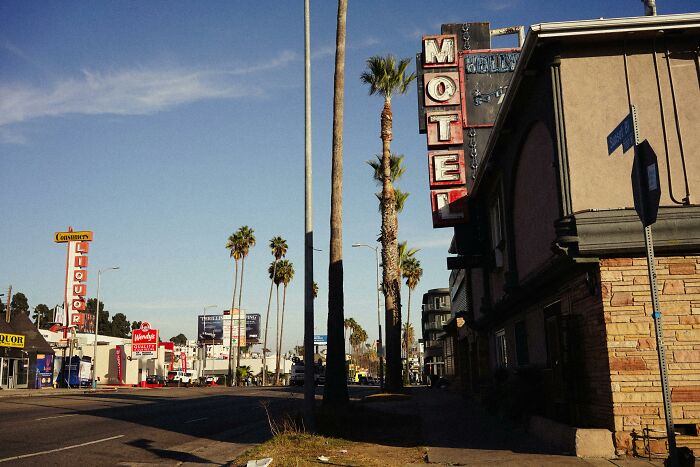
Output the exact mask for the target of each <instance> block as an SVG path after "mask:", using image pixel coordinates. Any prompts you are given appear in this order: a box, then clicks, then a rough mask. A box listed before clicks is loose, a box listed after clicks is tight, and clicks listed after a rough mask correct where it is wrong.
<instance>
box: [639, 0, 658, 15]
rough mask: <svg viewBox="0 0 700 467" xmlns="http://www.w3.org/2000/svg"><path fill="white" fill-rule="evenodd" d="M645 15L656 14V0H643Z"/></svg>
mask: <svg viewBox="0 0 700 467" xmlns="http://www.w3.org/2000/svg"><path fill="white" fill-rule="evenodd" d="M642 3H643V4H644V15H645V16H656V0H642Z"/></svg>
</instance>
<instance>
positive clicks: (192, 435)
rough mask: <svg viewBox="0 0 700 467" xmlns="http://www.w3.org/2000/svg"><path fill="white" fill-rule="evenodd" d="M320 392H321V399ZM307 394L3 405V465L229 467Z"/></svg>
mask: <svg viewBox="0 0 700 467" xmlns="http://www.w3.org/2000/svg"><path fill="white" fill-rule="evenodd" d="M317 394H320V392H319V393H317ZM302 402H303V394H302V391H301V388H299V389H296V388H295V389H292V388H264V389H263V388H257V387H246V388H226V387H209V388H163V389H150V390H120V391H118V392H115V393H96V394H82V393H81V394H75V395H72V394H67V395H55V396H45V397H43V396H40V397H16V398H15V397H12V398H2V399H0V420H1V422H0V464H3V465H41V466H45V465H69V464H76V463H77V464H79V465H120V466H136V465H143V464H165V465H175V464H180V463H190V462H191V463H209V464H216V465H221V464H225V463H226V462H227V461H230V460H231V459H233V458H234V457H235V456H236V455H238V454H239V453H241V452H243V451H244V450H245V449H247V448H248V447H249V446H251V445H253V444H256V443H259V442H262V441H265V440H266V439H268V438H269V437H270V430H269V427H268V422H267V414H266V412H265V408H264V405H267V407H268V410H270V412H271V413H272V414H273V415H274V414H280V413H282V412H284V411H286V410H291V411H297V410H298V411H300V410H301V407H302Z"/></svg>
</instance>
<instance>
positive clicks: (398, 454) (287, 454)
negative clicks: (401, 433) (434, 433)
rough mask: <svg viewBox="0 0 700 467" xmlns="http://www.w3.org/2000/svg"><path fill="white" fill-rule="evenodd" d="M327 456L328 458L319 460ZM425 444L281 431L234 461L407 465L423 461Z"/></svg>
mask: <svg viewBox="0 0 700 467" xmlns="http://www.w3.org/2000/svg"><path fill="white" fill-rule="evenodd" d="M319 456H325V457H327V458H328V461H327V462H322V461H320V460H318V457H319ZM424 456H425V450H424V449H422V448H398V447H392V446H383V445H379V444H373V443H358V442H353V441H348V440H343V439H337V438H330V437H326V436H321V435H311V434H307V433H282V434H279V435H277V436H275V437H273V438H272V439H271V440H269V441H267V442H265V443H263V444H261V445H259V446H256V447H254V448H252V449H250V450H248V451H246V452H245V453H244V454H243V455H241V456H239V457H238V458H236V460H235V461H234V465H236V466H245V465H246V463H247V462H248V461H249V460H251V459H262V458H265V457H271V458H272V459H273V460H272V466H274V467H277V466H290V467H292V466H293V467H307V466H319V465H335V466H347V467H360V466H369V467H383V466H405V465H408V464H419V463H423V462H424V459H425V457H424Z"/></svg>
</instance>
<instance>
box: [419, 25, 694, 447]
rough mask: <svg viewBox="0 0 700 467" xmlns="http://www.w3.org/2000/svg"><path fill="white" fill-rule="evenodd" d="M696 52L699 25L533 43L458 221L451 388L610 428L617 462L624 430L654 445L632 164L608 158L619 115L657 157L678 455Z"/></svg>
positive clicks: (690, 368) (657, 414)
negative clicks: (648, 433)
mask: <svg viewBox="0 0 700 467" xmlns="http://www.w3.org/2000/svg"><path fill="white" fill-rule="evenodd" d="M699 51H700V14H684V15H669V16H655V17H641V18H621V19H601V20H593V21H577V22H564V23H548V24H538V25H534V26H532V27H531V28H530V30H529V32H528V34H527V38H526V40H525V43H524V45H523V47H522V50H521V51H520V57H519V59H518V62H517V66H516V67H515V70H514V72H513V77H512V80H511V81H510V84H509V86H508V89H507V92H506V93H505V95H504V96H503V99H502V100H501V102H500V103H499V105H500V109H499V110H498V113H497V117H496V119H495V122H494V126H493V128H492V130H491V134H490V137H489V138H488V142H487V143H486V144H484V146H483V149H482V150H481V151H480V153H479V157H478V158H476V160H474V159H475V158H472V162H476V163H472V164H465V166H466V168H465V171H466V173H465V178H466V179H471V180H473V183H471V185H469V184H468V186H467V188H468V189H467V191H468V193H467V195H466V206H467V209H466V211H467V212H468V216H467V220H466V221H465V222H464V223H462V224H461V225H457V226H455V227H454V232H455V234H454V240H453V243H452V246H451V248H450V253H451V254H453V255H455V256H453V257H451V258H450V259H449V261H448V264H449V266H450V268H451V269H452V271H451V276H450V293H451V295H452V298H453V303H454V304H455V306H453V308H452V316H451V321H450V322H449V323H448V326H447V329H448V332H449V335H450V340H452V344H451V345H452V347H453V348H455V349H457V351H456V355H457V356H458V358H457V360H456V362H455V367H454V372H453V378H454V380H455V382H456V383H457V384H456V385H457V386H458V387H460V388H462V389H463V390H465V391H469V392H472V393H475V394H480V395H481V396H482V398H483V399H485V402H487V403H489V402H493V403H494V404H495V405H497V406H498V407H499V409H500V410H502V411H506V412H510V413H511V414H513V415H537V416H541V417H544V418H547V419H550V420H554V421H558V422H561V423H563V424H566V425H570V426H573V427H583V428H604V429H608V430H610V431H611V432H612V433H613V434H614V437H613V438H614V443H615V448H616V449H617V451H618V452H619V453H621V452H632V451H633V440H632V432H633V431H634V433H636V434H641V432H642V429H643V428H645V427H647V426H649V427H652V428H656V429H658V430H661V431H663V430H664V429H665V425H664V411H663V405H662V393H661V382H660V376H659V364H658V360H657V353H656V340H655V331H654V324H653V319H652V316H651V315H652V304H651V296H650V290H649V278H648V272H647V261H646V256H645V243H644V234H643V227H642V224H641V222H640V220H639V218H638V215H637V213H636V211H635V208H634V206H635V203H634V198H633V189H632V183H631V172H632V165H633V161H634V149H629V150H628V151H623V148H622V147H619V148H617V149H614V150H613V151H611V153H610V154H609V146H608V143H607V141H608V135H610V134H611V132H613V130H614V129H615V128H616V127H617V126H618V125H619V124H620V122H621V121H623V119H625V117H626V116H628V115H629V114H630V112H631V108H632V106H634V108H635V110H636V117H637V121H638V130H639V134H638V137H639V140H647V141H648V142H649V143H650V145H651V147H652V148H653V149H654V150H655V152H656V154H657V156H658V173H659V180H660V185H661V187H660V188H661V199H660V208H659V211H658V217H657V220H656V223H655V224H653V226H652V229H653V240H654V246H655V254H656V272H657V281H658V289H659V298H660V303H661V310H660V311H661V313H662V320H663V326H664V338H665V344H666V347H667V353H666V358H667V364H668V369H669V384H670V386H671V392H672V403H673V416H674V421H675V424H676V430H677V431H679V432H680V433H682V435H683V436H681V437H680V438H679V445H683V444H686V445H694V444H695V440H696V439H697V434H698V428H697V427H698V426H700V206H699V205H698V204H696V203H697V202H698V199H699V197H700V157H698V153H699V152H700V132H699V131H698V129H700V64H699V63H698V60H699V59H698V52H699ZM431 71H433V70H431ZM462 92H464V89H462ZM489 398H491V399H493V398H498V400H497V401H489V400H488V399H489ZM654 448H656V449H662V446H655V447H654Z"/></svg>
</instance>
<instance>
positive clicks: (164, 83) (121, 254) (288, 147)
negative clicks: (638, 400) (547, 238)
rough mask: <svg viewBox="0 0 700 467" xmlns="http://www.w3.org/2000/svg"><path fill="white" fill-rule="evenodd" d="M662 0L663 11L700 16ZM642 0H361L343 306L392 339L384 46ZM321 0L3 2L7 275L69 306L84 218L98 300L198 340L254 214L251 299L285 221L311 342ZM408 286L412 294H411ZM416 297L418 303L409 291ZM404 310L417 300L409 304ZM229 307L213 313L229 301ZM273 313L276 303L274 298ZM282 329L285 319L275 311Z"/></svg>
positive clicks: (297, 336)
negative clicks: (376, 174)
mask: <svg viewBox="0 0 700 467" xmlns="http://www.w3.org/2000/svg"><path fill="white" fill-rule="evenodd" d="M438 5H439V7H438ZM697 7H698V4H697V2H695V1H689V0H688V1H681V0H674V1H669V0H661V1H659V2H658V10H659V13H660V14H667V13H683V12H692V11H696V10H697V9H698V8H697ZM336 8H337V5H336V3H335V2H331V1H312V2H311V47H312V75H313V76H312V89H313V93H312V94H313V95H312V104H313V111H312V113H313V115H312V118H313V158H314V167H313V170H314V203H315V204H314V206H315V209H314V226H315V244H316V248H318V249H321V250H322V251H320V252H317V253H316V256H315V266H314V267H315V272H316V274H315V275H316V281H317V282H318V283H319V286H320V293H319V297H318V299H317V300H316V333H317V334H325V326H326V318H325V317H326V313H327V294H326V290H327V287H328V280H327V270H328V231H329V229H328V224H329V199H330V194H329V191H330V155H331V148H330V142H331V121H332V113H331V110H332V89H333V60H334V46H335V24H336V21H335V15H336ZM642 13H643V5H642V3H641V2H640V1H639V0H616V1H614V2H613V1H609V0H592V1H589V2H580V1H575V0H560V1H556V2H555V1H533V0H494V1H484V2H471V1H442V2H439V3H438V2H426V1H400V2H399V1H384V2H377V1H373V2H370V1H354V2H350V5H349V10H348V25H347V28H348V33H347V61H346V108H345V135H344V141H345V148H344V164H345V178H344V212H343V216H344V267H345V269H344V271H345V314H346V317H353V318H355V319H356V320H357V321H358V322H359V323H360V324H361V325H362V326H364V327H365V329H366V330H367V332H368V334H369V336H370V339H374V338H376V329H377V323H376V295H375V272H374V271H375V270H374V265H375V263H374V253H373V252H372V251H370V250H369V249H366V248H351V246H350V245H351V244H352V243H370V244H374V243H373V242H374V239H375V238H376V236H377V234H378V232H379V223H380V219H379V214H378V211H377V201H376V199H375V197H374V194H373V193H374V192H375V191H376V189H377V188H376V187H375V185H374V183H373V181H372V179H371V171H370V170H369V168H368V166H367V165H366V164H365V161H366V160H368V159H370V158H372V157H373V155H374V154H376V153H378V152H379V151H380V150H381V142H380V140H379V112H380V110H381V105H382V101H381V99H380V98H378V97H376V96H368V94H367V89H366V87H365V86H364V85H363V84H362V83H361V82H360V80H359V76H360V74H361V73H362V71H363V70H364V66H365V60H366V59H367V58H368V57H369V56H371V55H377V54H380V55H384V54H387V53H393V54H395V55H397V56H399V57H413V56H415V54H416V52H418V51H419V50H420V48H421V44H420V37H421V35H424V34H438V33H439V31H440V24H442V23H459V22H464V21H490V22H491V25H492V27H504V26H512V25H519V24H524V25H528V26H529V25H531V24H535V23H541V22H549V21H562V20H575V19H590V18H599V17H622V16H637V15H640V14H642ZM303 92H304V83H303V2H302V0H296V1H291V0H289V1H278V2H257V3H250V2H243V1H219V2H215V1H209V2H182V1H180V2H172V1H167V2H165V1H149V2H136V1H122V2H104V1H97V2H63V1H61V2H59V1H41V2H26V1H21V0H18V1H15V0H5V1H3V2H1V3H0V200H1V201H2V202H1V203H0V206H1V207H2V209H0V216H1V217H2V225H3V229H2V230H3V234H2V238H3V241H2V243H1V244H0V258H1V261H0V287H2V288H5V287H6V286H7V285H9V284H12V285H13V287H14V290H15V291H21V292H23V293H24V294H25V295H27V297H28V298H29V302H30V306H31V307H32V308H33V307H34V306H36V305H37V304H39V303H45V304H47V305H49V306H50V307H52V306H54V305H55V304H57V303H59V302H62V300H63V298H62V290H63V285H64V284H63V283H64V275H65V272H64V268H65V247H64V246H63V245H59V244H55V243H53V241H52V234H53V232H55V231H61V230H65V229H66V227H67V226H68V225H71V226H73V228H74V229H76V230H92V231H93V232H94V235H95V240H94V242H93V243H92V245H91V251H90V266H89V270H90V271H91V273H92V279H91V280H90V282H89V284H88V295H89V296H91V297H94V296H95V292H96V290H95V289H96V272H97V269H98V268H107V267H110V266H119V267H120V268H121V269H120V270H119V271H110V272H109V273H106V274H104V275H103V277H102V279H103V281H102V288H101V296H102V299H103V301H104V302H105V304H106V307H107V309H108V310H110V312H111V313H112V314H114V313H117V312H122V313H125V314H126V315H127V317H128V318H129V319H130V320H148V321H150V322H151V323H152V325H153V326H154V327H157V328H160V329H161V333H162V336H163V337H164V338H165V339H168V338H170V337H171V336H173V335H175V334H177V333H179V332H184V333H185V334H186V335H187V336H188V337H190V338H192V337H194V334H195V328H196V315H197V314H199V313H201V310H202V307H203V306H204V305H210V304H217V305H218V310H219V311H220V310H223V309H225V308H228V307H229V306H230V303H231V294H232V282H233V262H232V261H231V260H230V259H229V256H228V252H227V251H226V250H225V249H224V244H225V242H226V239H227V237H228V236H229V234H231V233H232V232H233V231H235V230H236V229H237V228H238V227H239V226H241V225H249V226H250V227H252V228H253V229H255V234H256V237H257V240H258V245H257V246H256V247H255V248H253V249H252V250H251V253H250V256H249V258H248V261H247V262H246V269H245V284H244V290H243V308H244V309H246V310H248V311H249V312H252V313H261V314H263V320H264V313H265V309H266V305H267V294H268V288H269V279H268V276H267V267H268V265H269V263H270V261H271V260H272V256H271V254H270V252H269V248H268V246H267V245H268V241H269V239H270V238H271V237H272V236H275V235H281V236H283V237H284V238H286V239H287V241H288V244H289V253H288V259H290V260H291V261H292V262H293V263H294V266H295V268H296V277H295V280H294V281H293V282H292V284H291V285H290V288H289V291H288V297H287V314H286V319H285V339H284V341H285V342H284V348H285V349H287V348H289V347H291V346H292V345H295V344H298V343H301V342H302V339H303V337H302V333H303V331H302V329H303V316H302V311H303V232H304V217H303V216H304V205H303V196H304V192H303V188H304V179H303V170H304V165H303V161H304V138H303V134H304V133H303V131H304V108H303V104H304V95H303ZM416 102H417V100H416V90H415V86H413V87H412V88H411V89H410V91H409V93H408V94H407V95H406V96H401V97H396V98H395V99H394V100H393V110H394V141H393V145H392V149H393V150H394V151H395V152H398V153H402V154H404V155H405V165H406V167H407V171H406V175H405V176H404V178H403V179H402V180H401V181H400V182H399V184H398V185H399V186H400V187H401V188H402V189H403V190H405V191H408V192H410V193H411V196H410V197H409V199H408V201H407V205H406V209H405V211H404V212H403V213H402V214H401V215H400V220H399V221H400V235H399V237H400V239H401V240H407V241H408V242H409V244H410V245H411V246H413V247H416V248H420V252H419V253H418V255H417V256H418V258H419V259H420V260H421V262H422V265H423V269H424V276H423V279H422V281H421V283H420V284H419V286H418V288H417V289H416V291H415V293H414V297H413V310H412V313H411V315H412V320H411V321H412V322H413V323H414V326H415V327H418V326H419V312H418V310H419V308H420V307H419V303H420V298H421V296H422V294H423V293H424V292H425V291H426V290H427V289H430V288H437V287H447V281H448V276H449V272H448V271H447V270H446V267H445V256H446V255H447V247H448V245H449V242H450V239H451V235H452V232H451V229H437V230H433V229H432V226H431V217H430V205H429V198H428V185H427V164H426V150H425V136H424V135H420V134H419V133H418V129H417V104H416ZM404 293H405V288H404ZM404 300H405V299H404ZM404 310H405V308H404ZM211 312H212V310H209V313H211ZM273 313H274V304H273ZM272 324H273V325H274V321H272Z"/></svg>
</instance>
